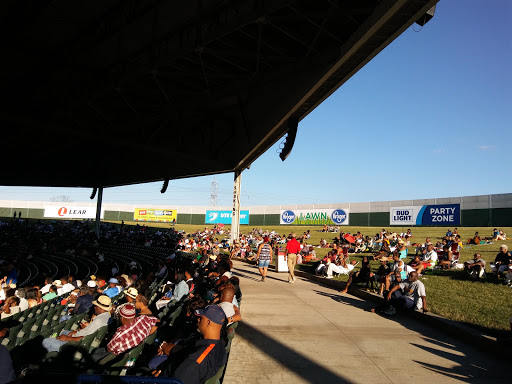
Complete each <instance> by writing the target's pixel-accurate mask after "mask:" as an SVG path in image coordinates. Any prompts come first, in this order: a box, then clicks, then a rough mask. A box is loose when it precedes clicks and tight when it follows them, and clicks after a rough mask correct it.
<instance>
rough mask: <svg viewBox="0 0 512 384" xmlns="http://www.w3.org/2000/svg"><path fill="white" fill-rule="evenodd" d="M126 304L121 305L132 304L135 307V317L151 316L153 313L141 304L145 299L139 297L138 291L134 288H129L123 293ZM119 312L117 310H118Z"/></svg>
mask: <svg viewBox="0 0 512 384" xmlns="http://www.w3.org/2000/svg"><path fill="white" fill-rule="evenodd" d="M124 293H125V297H126V301H127V303H125V304H123V305H126V304H132V305H134V306H135V312H136V314H137V315H150V316H151V315H152V314H153V313H152V312H151V310H150V309H149V308H148V307H147V305H146V304H145V303H144V302H143V300H144V299H145V298H144V297H143V296H142V295H139V291H137V290H136V289H135V288H133V287H130V288H128V289H127V290H125V291H124ZM118 310H119V308H118Z"/></svg>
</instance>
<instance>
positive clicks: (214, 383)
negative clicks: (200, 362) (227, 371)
mask: <svg viewBox="0 0 512 384" xmlns="http://www.w3.org/2000/svg"><path fill="white" fill-rule="evenodd" d="M225 367H226V366H225V365H223V366H222V367H220V368H219V370H218V371H217V373H216V374H215V375H214V376H212V377H210V378H209V379H208V380H206V381H205V382H204V384H218V383H220V378H221V377H222V374H223V373H224V368H225Z"/></svg>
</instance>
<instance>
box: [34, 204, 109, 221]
mask: <svg viewBox="0 0 512 384" xmlns="http://www.w3.org/2000/svg"><path fill="white" fill-rule="evenodd" d="M103 213H104V211H103V210H101V218H103ZM44 217H53V218H60V219H95V218H96V208H95V207H71V206H64V207H62V206H60V207H59V206H47V207H45V208H44Z"/></svg>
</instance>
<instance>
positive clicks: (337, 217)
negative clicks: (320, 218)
mask: <svg viewBox="0 0 512 384" xmlns="http://www.w3.org/2000/svg"><path fill="white" fill-rule="evenodd" d="M331 219H332V222H333V223H334V224H337V225H342V224H343V223H344V222H345V220H347V219H348V215H347V214H346V213H345V211H344V210H343V209H336V210H334V211H333V212H332V215H331Z"/></svg>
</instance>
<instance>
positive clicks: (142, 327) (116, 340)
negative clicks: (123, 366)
mask: <svg viewBox="0 0 512 384" xmlns="http://www.w3.org/2000/svg"><path fill="white" fill-rule="evenodd" d="M119 316H120V317H121V324H122V325H121V326H120V327H119V328H117V331H116V333H115V334H114V336H112V339H111V340H110V342H109V343H108V344H107V351H108V352H110V353H113V354H114V355H119V354H121V353H123V352H125V351H127V350H129V349H132V348H134V347H136V346H137V345H140V344H141V343H142V342H143V341H144V340H145V339H146V337H148V336H149V335H152V334H153V333H155V332H156V330H157V329H158V327H157V326H156V323H157V322H158V321H159V320H158V319H157V318H156V317H153V316H147V315H140V316H136V310H135V305H133V304H132V303H127V304H125V305H123V306H121V307H120V308H119Z"/></svg>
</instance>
